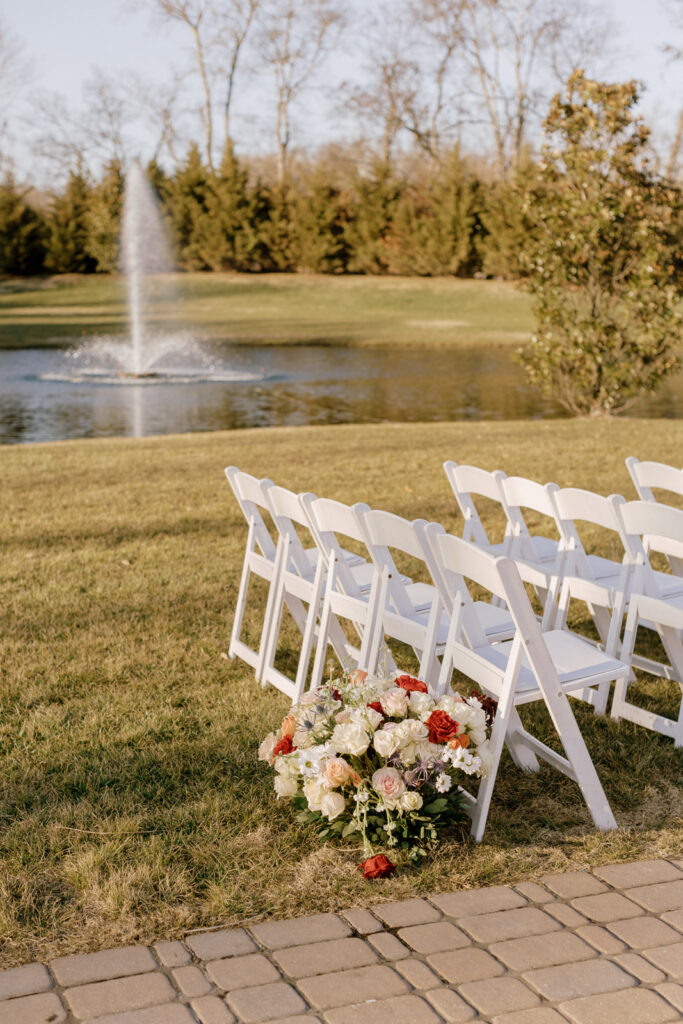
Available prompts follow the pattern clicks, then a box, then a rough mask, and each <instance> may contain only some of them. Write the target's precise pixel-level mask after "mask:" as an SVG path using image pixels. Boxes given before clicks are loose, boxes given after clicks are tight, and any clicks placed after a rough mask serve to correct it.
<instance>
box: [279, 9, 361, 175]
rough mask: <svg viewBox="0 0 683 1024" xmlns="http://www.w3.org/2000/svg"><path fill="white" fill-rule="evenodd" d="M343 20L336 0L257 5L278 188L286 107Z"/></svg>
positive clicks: (285, 148) (286, 135)
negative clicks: (271, 100)
mask: <svg viewBox="0 0 683 1024" xmlns="http://www.w3.org/2000/svg"><path fill="white" fill-rule="evenodd" d="M342 25H343V18H342V14H341V10H340V7H339V5H338V3H337V2H336V0H263V2H262V4H261V7H260V13H259V48H260V50H261V52H262V55H263V60H264V63H265V66H266V68H267V69H268V70H269V71H270V73H271V74H272V76H273V78H274V80H275V89H276V96H277V105H276V119H275V120H276V137H277V180H278V183H279V184H280V185H283V184H284V181H285V179H286V176H287V156H288V152H289V148H290V143H291V118H292V108H293V105H294V104H295V102H296V101H297V100H298V98H299V96H300V94H301V92H302V90H303V89H304V87H305V86H306V85H307V84H308V83H309V80H310V79H311V76H312V75H313V73H314V72H315V71H316V70H317V69H318V67H319V65H320V63H321V61H322V59H323V57H324V56H325V54H326V52H327V50H328V48H329V46H330V45H331V44H332V42H333V40H334V38H335V34H336V32H337V31H338V30H339V29H340V28H341V27H342Z"/></svg>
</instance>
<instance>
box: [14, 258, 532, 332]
mask: <svg viewBox="0 0 683 1024" xmlns="http://www.w3.org/2000/svg"><path fill="white" fill-rule="evenodd" d="M169 284H170V285H172V287H173V289H175V292H174V294H173V300H172V301H171V302H167V303H164V302H161V301H157V302H156V304H154V306H153V315H152V320H153V321H155V322H156V325H157V326H158V327H162V326H164V325H166V326H170V327H174V328H176V329H177V328H178V327H181V326H186V327H188V328H190V329H191V330H193V331H194V332H195V333H197V334H198V335H200V336H201V337H206V338H217V339H222V340H226V341H231V342H233V343H236V344H244V345H248V344H254V343H258V344H265V345H278V344H297V343H306V342H307V343H317V344H328V345H388V344H390V345H396V344H401V345H420V344H429V345H456V344H466V345H470V344H480V343H484V344H496V345H497V344H511V343H512V344H521V343H523V342H525V341H527V340H528V338H529V335H530V334H531V331H532V329H533V321H532V316H531V309H530V298H529V296H528V295H527V294H526V293H525V292H524V291H523V290H522V289H521V288H520V287H519V286H518V285H515V284H510V283H506V282H497V281H460V280H454V279H452V278H395V277H382V278H377V277H330V276H323V275H317V276H316V275H303V274H259V275H250V274H175V275H173V276H172V279H171V280H170V281H168V280H166V282H165V285H164V287H166V285H169ZM169 310H172V313H169ZM125 330H126V311H125V289H124V282H123V280H122V279H121V278H120V277H118V276H104V275H102V276H100V275H97V276H94V275H93V276H81V277H79V276H77V275H68V276H66V275H65V276H62V277H52V278H47V279H45V280H40V281H36V280H32V279H27V280H14V281H5V282H4V283H3V284H2V285H0V348H23V347H26V346H29V345H49V344H60V343H64V342H66V339H67V338H68V339H71V340H73V338H74V337H79V336H83V337H87V336H90V335H93V334H108V333H109V334H122V333H124V332H125Z"/></svg>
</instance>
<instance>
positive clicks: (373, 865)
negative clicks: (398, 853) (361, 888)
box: [358, 853, 396, 878]
mask: <svg viewBox="0 0 683 1024" xmlns="http://www.w3.org/2000/svg"><path fill="white" fill-rule="evenodd" d="M358 870H359V871H362V872H363V878H386V877H387V876H388V875H390V874H391V873H392V871H395V870H396V865H395V864H392V863H391V861H390V860H389V858H388V857H385V856H384V854H383V853H379V854H377V856H376V857H368V859H367V860H364V861H363V863H362V864H359V865H358Z"/></svg>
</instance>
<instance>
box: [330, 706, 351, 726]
mask: <svg viewBox="0 0 683 1024" xmlns="http://www.w3.org/2000/svg"><path fill="white" fill-rule="evenodd" d="M334 720H335V722H339V724H340V725H345V724H346V723H347V722H352V721H353V717H352V715H351V712H350V711H349V709H348V708H343V709H342V710H341V711H338V712H337V714H336V715H335V716H334Z"/></svg>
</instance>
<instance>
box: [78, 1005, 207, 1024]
mask: <svg viewBox="0 0 683 1024" xmlns="http://www.w3.org/2000/svg"><path fill="white" fill-rule="evenodd" d="M84 1024H196V1020H195V1018H194V1017H193V1016H192V1014H191V1013H190V1011H189V1009H188V1007H187V1006H184V1005H183V1003H165V1004H164V1005H163V1006H148V1007H147V1008H146V1009H144V1010H124V1012H123V1013H113V1014H109V1013H108V1014H107V1015H106V1016H105V1017H94V1018H93V1019H92V1020H87V1021H84Z"/></svg>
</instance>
